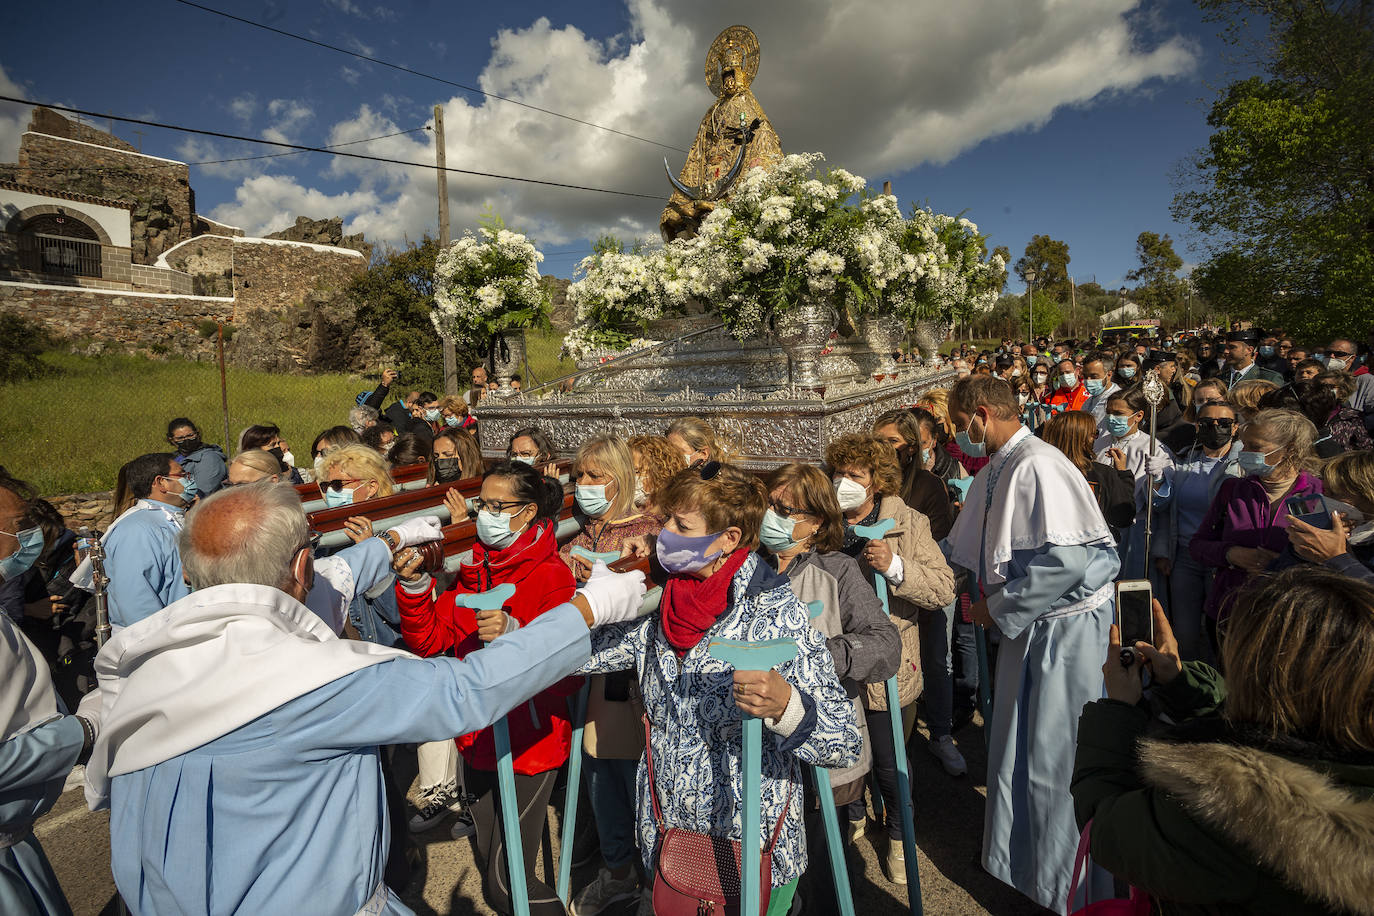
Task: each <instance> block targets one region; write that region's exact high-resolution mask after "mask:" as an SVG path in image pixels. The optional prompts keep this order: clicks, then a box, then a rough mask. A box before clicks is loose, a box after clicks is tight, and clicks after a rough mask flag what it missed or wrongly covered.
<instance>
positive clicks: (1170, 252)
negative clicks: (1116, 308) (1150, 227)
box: [1126, 232, 1186, 318]
mask: <svg viewBox="0 0 1374 916" xmlns="http://www.w3.org/2000/svg"><path fill="white" fill-rule="evenodd" d="M1135 251H1136V257H1138V258H1139V259H1140V266H1139V267H1137V268H1135V269H1134V270H1132V271H1130V272H1128V273H1127V274H1126V279H1127V280H1130V281H1132V282H1133V283H1138V284H1140V285H1139V286H1137V287H1136V290H1135V294H1134V296H1135V299H1136V301H1137V302H1139V303H1140V304H1141V305H1143V306H1145V308H1146V309H1147V310H1148V312H1149V314H1150V316H1151V317H1154V318H1164V317H1166V316H1167V315H1171V314H1172V313H1173V312H1174V311H1175V310H1176V307H1177V306H1178V305H1179V303H1180V302H1181V300H1182V299H1183V297H1184V294H1185V292H1186V287H1185V284H1184V281H1183V280H1181V279H1179V276H1178V271H1179V268H1181V267H1182V266H1183V259H1182V258H1180V257H1179V256H1178V254H1177V253H1175V251H1174V241H1173V239H1171V238H1169V236H1168V235H1163V236H1161V235H1159V234H1157V233H1154V232H1142V233H1140V235H1139V236H1137V237H1136V240H1135Z"/></svg>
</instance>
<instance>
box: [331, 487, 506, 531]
mask: <svg viewBox="0 0 1374 916" xmlns="http://www.w3.org/2000/svg"><path fill="white" fill-rule="evenodd" d="M449 490H457V491H458V492H459V493H461V494H462V496H463V498H464V499H471V498H472V497H474V496H476V495H477V494H478V493H479V492H481V490H482V478H480V477H468V478H466V479H464V480H454V481H451V482H449V483H438V484H435V485H434V486H432V487H424V488H422V489H419V490H403V491H401V492H400V493H393V494H391V495H390V496H379V497H377V498H376V499H369V500H368V501H367V502H362V503H358V504H356V505H347V506H339V507H338V508H337V509H318V510H316V511H314V512H311V513H310V515H309V518H310V527H311V529H313V530H314V531H318V532H320V533H321V534H326V533H328V532H330V531H338V530H340V529H342V528H343V523H344V522H345V521H347V520H348V519H350V518H354V517H356V516H362V517H363V518H367V519H371V520H372V521H374V522H376V521H380V520H381V519H387V518H393V517H395V516H398V515H406V514H408V513H413V512H418V511H419V510H421V509H428V508H439V507H442V506H443V505H444V494H446V493H447V492H448V491H449Z"/></svg>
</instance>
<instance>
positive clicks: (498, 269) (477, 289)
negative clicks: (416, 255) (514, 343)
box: [430, 227, 549, 349]
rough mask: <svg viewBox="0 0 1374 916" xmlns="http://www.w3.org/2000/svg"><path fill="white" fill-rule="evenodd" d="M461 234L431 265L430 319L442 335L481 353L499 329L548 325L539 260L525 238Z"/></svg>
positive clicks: (503, 232)
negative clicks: (431, 302) (432, 304)
mask: <svg viewBox="0 0 1374 916" xmlns="http://www.w3.org/2000/svg"><path fill="white" fill-rule="evenodd" d="M478 232H479V235H473V234H472V233H471V232H466V233H464V234H463V236H462V238H460V239H457V240H456V241H455V242H454V243H453V244H452V245H450V246H448V247H447V248H445V249H444V250H443V251H440V252H439V256H438V258H437V259H436V260H435V264H434V309H433V311H431V312H430V321H431V322H433V324H434V329H435V330H436V331H438V332H439V335H440V336H441V337H452V338H453V339H454V340H455V341H457V342H458V343H459V344H460V345H461V346H468V347H473V348H477V349H485V348H486V347H487V346H488V345H489V343H490V340H491V338H492V336H493V335H495V334H496V333H498V332H500V331H507V330H515V329H522V328H530V327H535V326H539V325H545V324H547V323H548V317H549V297H548V291H547V290H546V289H545V288H544V285H543V284H542V283H541V282H540V278H539V264H540V263H541V262H542V261H543V260H544V256H543V255H542V254H540V252H539V250H538V249H537V248H535V247H534V244H533V243H531V242H530V240H529V239H527V238H526V237H525V236H523V235H521V234H520V233H518V232H511V231H510V230H508V229H502V228H496V229H491V228H486V227H483V228H482V229H480V230H478Z"/></svg>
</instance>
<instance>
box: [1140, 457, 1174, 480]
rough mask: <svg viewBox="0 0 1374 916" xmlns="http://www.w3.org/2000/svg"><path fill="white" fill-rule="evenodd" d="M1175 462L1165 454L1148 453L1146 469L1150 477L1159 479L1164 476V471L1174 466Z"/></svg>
mask: <svg viewBox="0 0 1374 916" xmlns="http://www.w3.org/2000/svg"><path fill="white" fill-rule="evenodd" d="M1173 466H1174V463H1173V462H1172V461H1170V460H1169V459H1168V458H1165V457H1164V456H1163V455H1146V456H1145V470H1146V472H1147V473H1148V474H1149V475H1150V477H1152V478H1154V479H1156V480H1158V479H1159V478H1160V477H1163V476H1164V472H1165V471H1167V470H1169V468H1171V467H1173Z"/></svg>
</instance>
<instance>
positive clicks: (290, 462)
mask: <svg viewBox="0 0 1374 916" xmlns="http://www.w3.org/2000/svg"><path fill="white" fill-rule="evenodd" d="M281 460H282V461H283V462H285V464H286V466H287V467H289V468H294V467H295V466H296V456H295V455H293V454H291V453H290V452H282V453H281Z"/></svg>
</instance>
